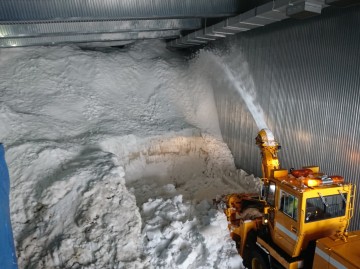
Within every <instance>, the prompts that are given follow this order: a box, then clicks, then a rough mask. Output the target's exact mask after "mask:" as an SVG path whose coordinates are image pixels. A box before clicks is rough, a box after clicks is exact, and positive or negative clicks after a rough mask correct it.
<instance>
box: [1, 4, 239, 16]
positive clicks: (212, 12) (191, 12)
mask: <svg viewBox="0 0 360 269" xmlns="http://www.w3.org/2000/svg"><path fill="white" fill-rule="evenodd" d="M239 5H240V4H239V1H238V0H182V1H179V0H152V1H150V0H121V1H119V0H66V1H64V0H63V1H60V0H41V1H39V0H26V1H24V0H1V1H0V21H34V20H35V21H40V20H41V21H43V20H53V19H56V20H59V19H73V20H86V19H90V20H108V19H119V18H121V19H132V18H136V19H140V18H185V17H187V18H188V17H220V16H229V15H232V14H235V13H236V12H237V11H239Z"/></svg>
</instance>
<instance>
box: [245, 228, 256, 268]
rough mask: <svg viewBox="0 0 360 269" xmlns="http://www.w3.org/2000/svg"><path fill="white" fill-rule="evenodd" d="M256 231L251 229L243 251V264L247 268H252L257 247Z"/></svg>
mask: <svg viewBox="0 0 360 269" xmlns="http://www.w3.org/2000/svg"><path fill="white" fill-rule="evenodd" d="M256 238H257V235H256V232H255V231H250V232H249V233H248V235H247V238H246V241H245V247H244V251H243V257H242V258H243V265H244V266H245V267H246V268H249V269H251V261H252V258H253V253H254V250H255V248H256Z"/></svg>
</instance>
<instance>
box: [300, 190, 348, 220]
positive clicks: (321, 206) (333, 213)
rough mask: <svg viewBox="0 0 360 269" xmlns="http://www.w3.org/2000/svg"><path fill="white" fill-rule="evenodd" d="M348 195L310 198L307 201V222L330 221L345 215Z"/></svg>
mask: <svg viewBox="0 0 360 269" xmlns="http://www.w3.org/2000/svg"><path fill="white" fill-rule="evenodd" d="M346 197H347V194H346V193H341V194H336V195H328V196H323V195H321V193H319V197H315V198H309V199H307V200H306V216H305V222H312V221H318V220H323V219H330V218H335V217H340V216H344V215H345V208H346Z"/></svg>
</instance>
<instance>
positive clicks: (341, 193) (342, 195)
mask: <svg viewBox="0 0 360 269" xmlns="http://www.w3.org/2000/svg"><path fill="white" fill-rule="evenodd" d="M339 193H340V195H341V198H342V199H343V201H344V203H345V204H346V198H345V195H344V193H343V192H342V191H341V190H339Z"/></svg>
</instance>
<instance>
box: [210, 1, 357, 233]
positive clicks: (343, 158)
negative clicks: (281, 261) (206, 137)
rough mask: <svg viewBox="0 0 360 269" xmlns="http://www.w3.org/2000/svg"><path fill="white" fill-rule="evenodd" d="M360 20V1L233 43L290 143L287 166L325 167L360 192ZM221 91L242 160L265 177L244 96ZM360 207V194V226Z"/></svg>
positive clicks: (224, 117)
mask: <svg viewBox="0 0 360 269" xmlns="http://www.w3.org/2000/svg"><path fill="white" fill-rule="evenodd" d="M359 25H360V7H359V6H357V7H353V8H350V9H337V10H335V9H330V8H327V9H325V10H323V15H321V16H319V17H316V18H312V19H308V20H304V21H291V20H288V21H286V22H280V23H278V24H275V25H272V26H267V27H264V28H263V29H259V30H255V31H253V32H248V33H246V34H242V35H239V36H237V37H235V38H233V39H232V40H230V41H228V42H230V43H235V44H238V45H239V47H240V48H241V51H242V52H243V55H244V57H245V58H246V60H247V62H248V64H249V68H250V73H251V75H252V77H253V79H254V81H255V86H256V95H257V101H258V102H259V104H260V105H261V107H262V109H263V110H264V112H265V114H266V115H267V118H266V122H267V124H268V126H269V128H270V129H271V130H272V131H273V132H274V134H275V137H276V138H277V140H278V141H279V142H280V144H281V145H282V151H281V152H280V154H279V155H280V158H281V161H282V167H285V168H290V167H295V168H300V167H302V166H306V165H319V166H320V168H321V170H322V171H326V172H327V173H328V174H329V175H331V174H340V175H343V176H344V177H345V179H346V181H350V182H352V183H355V184H356V185H357V189H358V190H360V132H359V128H360V116H359V115H360V27H359ZM225 42H227V41H225ZM221 45H223V43H222V44H221ZM239 51H240V49H239ZM230 62H231V60H230ZM232 65H234V62H232ZM235 72H243V70H240V69H238V70H236V69H235ZM215 96H216V102H217V106H218V110H219V120H220V126H221V130H222V133H223V137H224V140H225V141H226V142H227V143H228V145H229V147H230V149H231V150H232V152H233V154H234V157H235V161H236V164H237V165H238V166H239V167H241V168H243V169H245V170H247V171H248V172H250V173H255V174H256V175H258V176H260V175H261V169H260V156H259V150H258V149H257V147H256V146H255V144H254V138H255V136H256V134H257V132H258V128H257V127H256V126H255V122H254V120H253V119H252V117H251V115H250V114H249V112H248V110H247V108H246V106H245V104H244V102H243V101H242V100H241V98H240V97H239V96H237V95H234V93H233V89H231V86H229V88H228V89H227V90H226V89H224V88H222V89H219V91H217V92H216V93H215ZM357 205H360V198H359V195H357V200H356V206H355V208H356V213H355V216H354V219H353V220H352V225H351V228H352V229H355V228H356V229H360V210H357Z"/></svg>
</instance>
